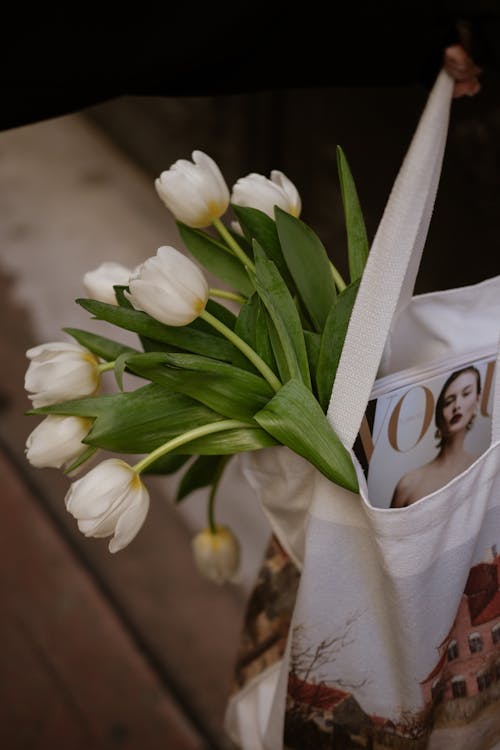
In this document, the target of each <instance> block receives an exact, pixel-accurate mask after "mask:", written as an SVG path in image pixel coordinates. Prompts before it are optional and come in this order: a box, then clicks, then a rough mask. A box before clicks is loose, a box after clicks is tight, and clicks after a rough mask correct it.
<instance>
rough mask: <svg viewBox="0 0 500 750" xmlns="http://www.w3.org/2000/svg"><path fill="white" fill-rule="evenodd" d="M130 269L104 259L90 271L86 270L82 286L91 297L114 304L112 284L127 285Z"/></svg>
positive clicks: (114, 297)
mask: <svg viewBox="0 0 500 750" xmlns="http://www.w3.org/2000/svg"><path fill="white" fill-rule="evenodd" d="M131 274H132V269H130V268H127V267H126V266H123V265H122V264H121V263H115V262H113V261H106V262H104V263H101V265H100V266H97V268H94V269H93V270H92V271H87V273H86V274H85V275H84V277H83V286H84V288H85V291H86V292H87V294H88V296H89V297H90V298H91V299H96V300H98V301H99V302H107V303H108V304H110V305H116V295H115V290H114V289H113V286H114V285H116V286H127V285H128V280H129V278H130V276H131Z"/></svg>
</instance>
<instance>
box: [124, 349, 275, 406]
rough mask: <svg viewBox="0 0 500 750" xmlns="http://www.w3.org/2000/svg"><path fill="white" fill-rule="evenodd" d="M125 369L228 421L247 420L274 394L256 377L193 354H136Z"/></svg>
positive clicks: (261, 379) (264, 382) (262, 380)
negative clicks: (220, 415) (193, 400)
mask: <svg viewBox="0 0 500 750" xmlns="http://www.w3.org/2000/svg"><path fill="white" fill-rule="evenodd" d="M127 367H128V368H129V369H130V370H131V371H132V372H134V373H136V374H137V375H141V376H142V377H145V378H148V379H150V380H152V381H154V382H155V383H158V384H160V385H165V386H167V388H169V389H171V390H173V391H175V392H178V393H184V394H186V395H188V396H191V398H194V399H196V400H197V401H200V402H201V403H202V404H205V405H206V406H208V407H210V408H211V409H213V410H214V411H216V412H217V413H218V414H223V415H224V416H226V417H228V418H229V419H239V420H248V419H251V418H252V416H253V415H254V413H255V412H256V411H259V409H261V408H262V407H263V406H264V405H265V404H266V403H267V402H268V401H269V399H270V398H271V397H272V395H273V393H274V391H273V390H272V388H271V387H270V386H269V384H268V383H267V382H266V381H265V380H264V379H263V378H262V377H260V376H259V375H254V374H253V373H250V372H247V371H246V370H242V369H240V368H239V367H234V366H233V365H229V364H226V363H224V362H217V361H216V360H213V359H209V358H208V357H199V356H197V355H194V354H170V355H169V354H164V355H161V354H160V355H154V354H142V355H141V354H138V355H135V356H134V357H132V358H129V359H128V360H127Z"/></svg>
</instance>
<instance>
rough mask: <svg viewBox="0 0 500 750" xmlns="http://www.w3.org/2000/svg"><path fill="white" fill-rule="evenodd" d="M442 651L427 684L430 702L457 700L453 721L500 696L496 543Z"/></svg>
mask: <svg viewBox="0 0 500 750" xmlns="http://www.w3.org/2000/svg"><path fill="white" fill-rule="evenodd" d="M438 650H439V654H440V656H439V660H438V662H437V664H436V666H435V667H434V669H433V670H432V672H431V673H430V674H429V675H428V676H427V677H426V679H425V680H423V681H422V683H421V686H422V693H423V697H424V700H425V703H426V704H429V703H434V704H435V705H436V704H443V705H445V704H448V703H450V702H451V703H453V704H455V706H452V705H451V703H450V705H448V707H447V710H446V713H447V714H448V717H449V718H450V719H451V718H458V714H460V715H461V716H462V718H467V717H469V718H470V717H472V716H473V715H474V713H475V712H477V711H478V710H479V709H480V708H482V707H483V706H484V705H487V704H488V703H490V702H492V701H495V700H498V699H500V555H499V554H498V553H497V547H496V545H494V546H493V547H492V549H491V551H490V560H489V561H488V562H481V563H479V564H478V565H475V566H474V567H473V568H471V570H470V573H469V577H468V579H467V584H466V586H465V590H464V593H463V596H462V599H461V602H460V606H459V608H458V612H457V616H456V618H455V621H454V623H453V626H452V628H451V630H450V632H449V633H448V635H447V636H446V638H445V639H444V641H443V642H442V643H441V644H440V646H439V647H438ZM458 699H461V700H460V701H458ZM464 699H467V700H464ZM457 701H458V702H457ZM458 704H460V705H458ZM457 712H458V713H457Z"/></svg>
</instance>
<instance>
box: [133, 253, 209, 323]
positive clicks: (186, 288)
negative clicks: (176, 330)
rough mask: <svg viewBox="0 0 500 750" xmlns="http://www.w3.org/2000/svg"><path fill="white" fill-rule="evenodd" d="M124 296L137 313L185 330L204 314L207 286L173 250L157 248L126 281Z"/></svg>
mask: <svg viewBox="0 0 500 750" xmlns="http://www.w3.org/2000/svg"><path fill="white" fill-rule="evenodd" d="M129 289H130V294H129V293H128V292H125V296H126V297H127V299H129V300H130V302H131V303H132V305H133V306H134V307H135V309H136V310H143V311H144V312H147V313H149V315H151V317H153V318H155V319H156V320H159V321H160V322H161V323H166V325H169V326H185V325H188V324H189V323H191V322H192V321H193V320H195V318H197V317H198V315H199V314H200V313H201V312H202V311H203V310H204V308H205V305H206V304H207V300H208V284H207V280H206V278H205V276H204V274H203V272H202V271H201V269H200V268H199V267H198V266H197V265H196V264H195V263H193V261H192V260H190V259H189V258H187V257H186V256H185V255H183V254H182V253H180V252H179V251H178V250H176V249H175V248H174V247H169V246H164V247H160V248H158V251H157V253H156V255H155V256H153V257H152V258H148V259H147V260H146V261H145V262H144V263H143V264H142V265H141V266H139V269H138V270H137V272H136V273H135V274H134V275H133V276H131V277H130V280H129Z"/></svg>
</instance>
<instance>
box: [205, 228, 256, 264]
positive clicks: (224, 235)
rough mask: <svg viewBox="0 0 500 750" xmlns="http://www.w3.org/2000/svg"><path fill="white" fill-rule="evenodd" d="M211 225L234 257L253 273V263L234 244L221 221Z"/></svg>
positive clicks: (236, 244)
mask: <svg viewBox="0 0 500 750" xmlns="http://www.w3.org/2000/svg"><path fill="white" fill-rule="evenodd" d="M212 224H213V225H214V227H215V228H216V229H217V231H218V232H219V234H220V236H221V237H222V239H223V240H224V241H225V242H226V243H227V245H228V247H230V248H231V250H232V251H233V253H234V254H235V255H236V257H237V258H238V259H239V260H241V262H242V263H243V265H244V266H246V267H247V268H248V269H250V271H253V273H255V266H254V264H253V261H251V260H250V258H249V257H248V255H247V254H246V252H245V251H244V250H243V248H242V247H240V246H239V245H238V243H237V242H236V240H235V239H234V237H233V236H232V234H230V232H228V230H227V229H226V227H225V226H224V224H223V223H222V221H221V220H220V219H214V220H213V222H212Z"/></svg>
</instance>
